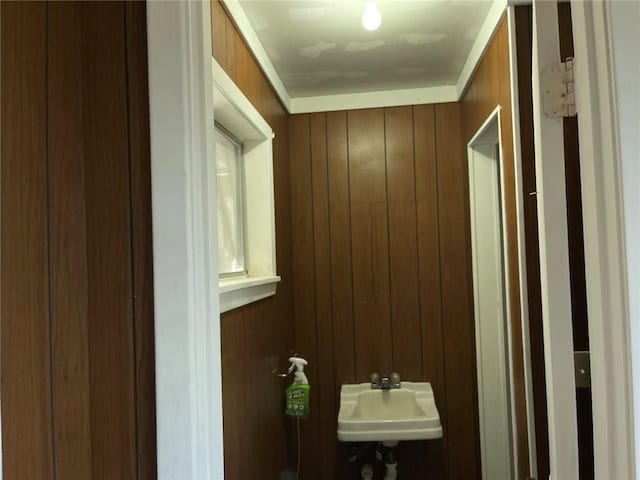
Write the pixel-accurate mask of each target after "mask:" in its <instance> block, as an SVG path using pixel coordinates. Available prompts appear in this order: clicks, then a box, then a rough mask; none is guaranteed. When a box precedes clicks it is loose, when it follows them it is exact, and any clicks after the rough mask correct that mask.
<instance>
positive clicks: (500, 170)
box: [467, 105, 528, 480]
mask: <svg viewBox="0 0 640 480" xmlns="http://www.w3.org/2000/svg"><path fill="white" fill-rule="evenodd" d="M501 116H502V107H501V106H500V105H498V106H497V107H496V108H495V109H494V110H493V111H492V112H491V113H490V114H489V116H488V117H487V118H486V119H485V121H484V122H483V123H482V125H481V126H480V128H478V130H477V131H476V132H475V133H474V134H473V137H472V138H471V139H470V140H469V142H468V143H467V164H468V172H469V201H470V219H471V251H472V267H473V268H472V270H473V286H474V288H473V299H474V312H475V314H474V323H475V332H476V335H475V336H476V357H477V361H476V363H477V365H480V363H482V362H481V359H480V358H478V357H479V356H480V352H481V351H482V349H481V348H480V347H481V345H480V332H479V326H478V321H477V320H478V319H477V318H476V315H477V314H478V312H479V299H478V289H477V284H478V278H477V277H478V272H477V263H476V235H475V215H474V214H473V212H474V210H475V207H474V205H475V198H476V197H475V187H474V183H473V177H474V176H475V174H474V171H475V167H474V165H475V164H474V162H475V160H476V154H477V150H478V148H477V147H478V146H479V145H482V144H481V143H480V142H479V139H480V138H481V137H482V136H483V135H485V134H486V132H487V130H488V129H489V128H490V126H491V125H492V124H495V125H496V127H497V138H496V139H495V142H491V144H495V145H497V146H498V158H496V159H495V162H496V163H497V165H496V172H497V182H498V184H499V189H500V191H499V203H500V205H499V210H500V212H499V213H500V225H499V232H498V236H499V239H500V253H501V259H500V262H501V264H500V271H501V273H502V277H503V278H502V285H501V286H502V290H503V295H502V300H503V310H504V319H503V320H504V322H503V323H504V325H503V327H504V331H503V333H504V339H505V340H506V344H505V345H504V361H505V365H504V367H505V374H506V378H505V382H506V383H507V392H506V394H507V402H508V403H507V411H508V415H509V418H508V428H509V432H508V433H509V438H510V441H511V446H512V449H511V450H510V452H509V453H510V454H511V458H510V463H511V465H510V469H511V472H510V473H511V475H513V476H514V478H515V477H516V476H517V465H518V456H519V455H526V454H528V452H527V453H525V452H519V451H518V448H517V446H518V445H517V442H516V438H517V435H518V429H517V422H516V418H517V414H516V411H515V402H516V399H515V394H514V385H515V380H514V369H513V332H512V322H513V317H512V316H511V297H510V295H509V294H508V292H510V291H511V288H512V285H511V283H510V282H509V278H510V275H509V262H507V261H506V259H507V258H508V253H509V252H508V242H507V224H506V221H505V220H506V218H507V212H506V200H505V190H506V188H505V176H504V157H503V150H502V141H503V138H502V124H501V122H500V120H501ZM476 375H477V377H478V390H480V370H478V372H476ZM484 410H485V406H484V404H483V400H482V397H481V395H480V392H478V418H479V428H480V433H481V435H482V430H483V424H484V413H483V412H484ZM480 447H481V452H480V453H481V457H482V458H481V464H482V465H481V466H482V475H483V478H485V479H486V478H487V477H486V475H485V472H486V467H485V466H484V460H485V458H484V455H485V441H484V439H483V438H482V436H481V438H480ZM489 480H490V479H489Z"/></svg>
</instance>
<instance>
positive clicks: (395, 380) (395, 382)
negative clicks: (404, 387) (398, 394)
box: [390, 372, 400, 386]
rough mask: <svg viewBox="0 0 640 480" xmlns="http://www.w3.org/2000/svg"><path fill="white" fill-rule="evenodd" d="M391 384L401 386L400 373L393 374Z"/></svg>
mask: <svg viewBox="0 0 640 480" xmlns="http://www.w3.org/2000/svg"><path fill="white" fill-rule="evenodd" d="M390 380H391V384H392V385H394V386H396V385H397V386H400V374H399V373H398V372H393V373H392V374H391V376H390Z"/></svg>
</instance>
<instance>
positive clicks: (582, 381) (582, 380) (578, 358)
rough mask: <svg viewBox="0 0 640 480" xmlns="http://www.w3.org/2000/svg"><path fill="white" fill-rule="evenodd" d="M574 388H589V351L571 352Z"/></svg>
mask: <svg viewBox="0 0 640 480" xmlns="http://www.w3.org/2000/svg"><path fill="white" fill-rule="evenodd" d="M573 365H574V369H575V374H576V388H591V363H590V361H589V352H588V351H587V352H573Z"/></svg>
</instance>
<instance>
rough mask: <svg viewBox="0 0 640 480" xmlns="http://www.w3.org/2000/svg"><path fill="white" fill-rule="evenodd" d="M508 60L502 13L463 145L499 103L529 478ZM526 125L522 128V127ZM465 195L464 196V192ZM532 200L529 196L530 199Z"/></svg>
mask: <svg viewBox="0 0 640 480" xmlns="http://www.w3.org/2000/svg"><path fill="white" fill-rule="evenodd" d="M509 68H510V61H509V27H508V22H507V19H506V17H504V18H503V19H502V21H501V23H500V25H499V26H498V29H497V31H496V34H495V36H494V38H493V40H492V41H491V44H490V45H489V47H488V49H487V51H486V53H485V55H484V57H483V59H482V61H481V62H480V65H479V66H478V69H477V70H476V72H475V74H474V75H473V78H472V79H471V82H470V84H469V87H468V89H467V91H466V93H465V94H464V96H463V98H462V102H461V105H462V117H463V122H462V125H463V128H462V132H463V137H462V140H463V145H464V146H465V147H466V145H467V143H468V142H469V141H470V140H471V138H472V137H473V135H474V134H475V133H476V132H477V131H478V129H479V128H480V127H481V126H482V124H483V123H484V121H485V120H486V119H487V118H488V117H489V115H490V114H491V113H492V112H493V111H494V110H495V108H496V107H497V106H500V107H501V111H500V130H501V135H502V142H501V147H502V157H503V158H502V159H503V164H502V171H503V176H504V177H503V178H504V191H503V195H504V199H505V212H506V216H505V218H504V219H503V221H504V222H505V224H506V236H507V238H506V245H505V247H506V258H505V264H506V265H507V266H508V278H507V279H506V280H507V285H508V286H509V291H508V292H507V295H508V297H509V301H510V312H509V314H510V317H511V345H512V359H511V360H512V362H513V363H512V365H513V371H514V375H513V379H514V385H512V388H513V395H514V398H515V409H516V428H517V434H516V438H515V442H516V444H517V448H518V451H519V452H522V454H520V455H518V465H517V471H518V478H528V475H529V461H528V455H527V452H528V440H527V438H528V437H527V417H526V396H525V385H524V362H523V347H522V316H521V313H520V309H521V302H520V278H519V272H520V271H519V263H518V250H519V245H518V231H517V210H516V178H515V163H514V148H513V126H512V108H511V77H510V75H511V74H510V70H509ZM523 127H524V126H523ZM524 128H526V127H524ZM466 196H467V198H468V194H467V195H466ZM529 198H533V197H529Z"/></svg>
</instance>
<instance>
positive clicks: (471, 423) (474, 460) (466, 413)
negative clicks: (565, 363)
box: [435, 103, 480, 480]
mask: <svg viewBox="0 0 640 480" xmlns="http://www.w3.org/2000/svg"><path fill="white" fill-rule="evenodd" d="M435 109H436V110H435V111H436V148H437V156H438V157H437V161H438V218H439V224H440V228H439V232H438V233H439V235H440V269H441V281H442V308H443V324H444V353H445V382H446V391H447V429H448V432H449V433H448V437H447V444H448V456H449V478H450V479H452V480H454V479H465V480H467V479H471V478H478V476H479V472H480V469H479V461H480V459H479V438H478V425H477V410H478V402H477V387H476V365H475V339H474V317H473V307H472V292H471V289H472V286H471V282H470V279H471V258H470V255H471V252H470V235H469V228H470V227H469V212H468V208H469V206H468V198H469V196H468V191H467V189H468V173H467V167H466V161H465V159H464V157H463V155H462V152H463V147H462V145H463V144H462V135H461V118H460V105H459V104H454V103H451V104H439V105H436V107H435Z"/></svg>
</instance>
